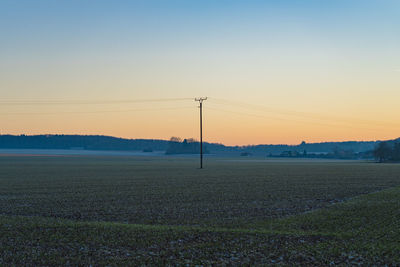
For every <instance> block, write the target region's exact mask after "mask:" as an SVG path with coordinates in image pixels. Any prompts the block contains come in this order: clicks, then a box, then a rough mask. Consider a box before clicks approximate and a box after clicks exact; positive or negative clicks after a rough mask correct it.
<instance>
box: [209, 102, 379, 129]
mask: <svg viewBox="0 0 400 267" xmlns="http://www.w3.org/2000/svg"><path fill="white" fill-rule="evenodd" d="M208 109H211V110H216V111H222V112H226V113H231V114H238V115H242V116H250V117H257V118H264V119H271V120H277V121H282V120H284V121H289V122H298V123H306V124H314V125H319V126H325V127H344V128H350V129H357V130H368V131H374V132H377V131H379V130H377V129H370V128H358V127H352V126H348V125H340V124H329V123H321V122H310V121H300V120H294V119H287V118H277V117H269V116H265V115H259V114H251V113H244V112H238V111H231V110H225V109H220V108H215V107H208Z"/></svg>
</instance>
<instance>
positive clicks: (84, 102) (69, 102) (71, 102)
mask: <svg viewBox="0 0 400 267" xmlns="http://www.w3.org/2000/svg"><path fill="white" fill-rule="evenodd" d="M186 100H192V98H148V99H128V100H93V101H87V100H58V99H54V100H48V99H47V100H1V101H0V104H1V105H98V104H124V103H126V104H131V103H148V102H175V101H186Z"/></svg>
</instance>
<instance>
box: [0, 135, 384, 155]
mask: <svg viewBox="0 0 400 267" xmlns="http://www.w3.org/2000/svg"><path fill="white" fill-rule="evenodd" d="M187 140H190V142H191V143H193V142H196V141H194V140H192V139H187ZM187 140H184V141H182V143H184V142H188V141H187ZM177 142H178V143H179V142H180V141H174V142H171V141H167V140H154V139H124V138H117V137H112V136H102V135H0V149H84V150H105V151H107V150H113V151H144V152H152V151H167V150H169V148H170V147H171V144H172V143H173V144H175V145H176V143H177ZM190 142H189V143H190ZM379 142H380V141H346V142H323V143H306V142H302V143H301V144H299V145H284V144H282V145H251V146H225V145H223V144H215V143H207V142H205V143H204V146H205V148H206V151H207V152H209V153H212V154H221V155H223V154H226V155H238V154H241V153H242V154H244V153H247V154H250V155H258V156H266V155H280V154H282V153H285V152H288V151H299V152H301V153H304V152H306V153H330V152H332V151H335V150H341V151H353V152H354V153H363V152H368V151H371V150H373V149H374V148H375V147H376V145H377V144H378V143H379ZM185 147H186V148H187V147H188V145H187V144H186V145H185ZM190 147H198V146H195V145H194V144H192V145H191V146H190ZM192 152H193V153H198V151H195V150H193V151H192ZM185 153H190V151H188V150H187V149H186V151H185V152H182V154H185ZM176 154H179V152H178V153H176Z"/></svg>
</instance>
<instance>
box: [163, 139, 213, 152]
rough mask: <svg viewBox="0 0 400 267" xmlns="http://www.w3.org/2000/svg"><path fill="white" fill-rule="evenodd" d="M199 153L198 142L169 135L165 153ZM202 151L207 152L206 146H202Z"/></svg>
mask: <svg viewBox="0 0 400 267" xmlns="http://www.w3.org/2000/svg"><path fill="white" fill-rule="evenodd" d="M198 153H200V143H199V142H198V141H197V140H195V139H193V138H189V139H184V140H183V141H182V139H181V138H179V137H171V139H170V140H169V144H168V148H167V151H166V152H165V154H198ZM203 153H209V152H208V150H207V147H206V146H203Z"/></svg>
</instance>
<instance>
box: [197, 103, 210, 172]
mask: <svg viewBox="0 0 400 267" xmlns="http://www.w3.org/2000/svg"><path fill="white" fill-rule="evenodd" d="M205 100H207V97H199V98H195V99H194V101H198V102H199V104H200V106H199V108H200V169H203V101H205Z"/></svg>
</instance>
